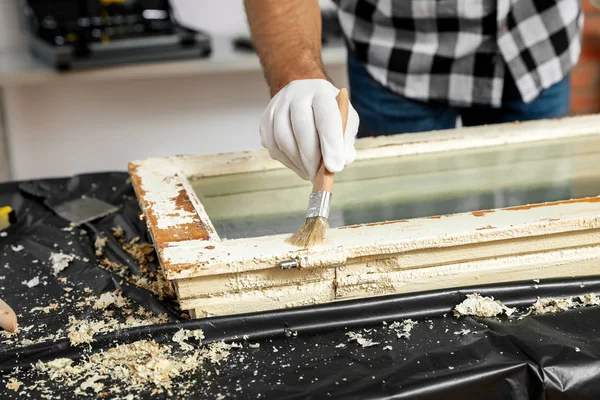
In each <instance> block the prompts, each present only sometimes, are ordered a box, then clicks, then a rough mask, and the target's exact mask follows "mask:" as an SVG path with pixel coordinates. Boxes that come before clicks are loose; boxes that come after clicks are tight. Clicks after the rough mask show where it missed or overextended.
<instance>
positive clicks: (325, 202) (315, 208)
mask: <svg viewBox="0 0 600 400" xmlns="http://www.w3.org/2000/svg"><path fill="white" fill-rule="evenodd" d="M330 206H331V193H329V192H325V191H321V192H313V193H311V194H310V198H309V200H308V211H307V212H306V218H316V217H323V218H329V207H330Z"/></svg>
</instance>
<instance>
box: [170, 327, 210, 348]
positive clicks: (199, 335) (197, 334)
mask: <svg viewBox="0 0 600 400" xmlns="http://www.w3.org/2000/svg"><path fill="white" fill-rule="evenodd" d="M192 338H193V339H196V340H197V341H198V345H199V346H200V345H202V340H203V339H204V331H203V330H202V329H195V330H186V329H180V330H178V331H177V332H176V333H175V335H173V341H174V342H175V343H178V344H179V346H180V347H181V348H182V349H183V350H193V349H194V347H193V346H191V345H190V344H188V343H187V340H188V339H192Z"/></svg>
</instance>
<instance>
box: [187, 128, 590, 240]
mask: <svg viewBox="0 0 600 400" xmlns="http://www.w3.org/2000/svg"><path fill="white" fill-rule="evenodd" d="M599 156H600V137H598V136H587V137H580V138H574V139H561V140H552V141H546V142H537V143H527V144H520V145H510V146H497V147H488V148H482V149H470V150H460V151H448V152H442V153H435V154H422V155H411V156H401V157H390V158H380V159H376V160H364V161H357V162H355V163H354V164H352V165H351V166H350V167H348V168H346V169H345V170H344V171H343V172H341V173H339V174H337V175H336V181H335V185H334V193H333V199H332V210H331V215H330V218H329V223H330V226H331V227H339V226H345V225H354V224H363V223H371V222H380V221H390V220H399V219H409V218H418V217H426V216H435V215H443V214H454V213H459V212H467V211H477V210H483V209H490V208H501V207H508V206H518V205H524V204H531V203H542V202H547V201H558V200H568V199H571V198H580V197H587V196H597V195H600V168H598V166H597V160H599V158H598V157H599ZM192 186H193V187H194V190H195V191H196V193H197V194H198V196H199V197H200V200H201V202H202V204H203V205H204V207H205V208H206V210H207V212H208V215H209V216H210V218H211V220H212V222H213V224H214V225H215V228H216V230H217V232H218V233H219V235H220V236H221V237H222V238H227V239H236V238H244V237H257V236H265V235H273V234H282V233H292V232H294V231H296V230H297V229H298V228H299V227H300V226H301V225H302V223H303V222H304V216H305V213H306V206H307V202H308V196H309V193H310V190H311V185H310V183H308V182H305V181H303V180H302V179H300V178H299V177H297V176H296V175H295V174H294V173H293V172H291V171H289V170H287V169H285V168H283V169H278V170H273V171H264V172H252V173H243V174H232V175H224V176H219V177H209V178H200V179H196V180H193V181H192Z"/></svg>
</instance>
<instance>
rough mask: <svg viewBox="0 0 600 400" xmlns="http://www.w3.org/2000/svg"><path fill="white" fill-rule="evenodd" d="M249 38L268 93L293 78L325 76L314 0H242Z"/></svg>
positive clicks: (319, 21) (316, 6)
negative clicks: (265, 80)
mask: <svg viewBox="0 0 600 400" xmlns="http://www.w3.org/2000/svg"><path fill="white" fill-rule="evenodd" d="M244 3H245V6H246V14H247V15H248V23H249V25H250V30H251V31H252V41H253V43H254V46H255V48H256V51H257V53H258V56H259V57H260V60H261V63H262V65H263V69H264V71H265V77H266V79H267V83H268V85H269V87H270V88H271V94H272V95H275V94H276V93H277V92H278V91H279V90H280V89H281V88H283V87H284V86H285V85H287V84H288V83H289V82H291V81H293V80H296V79H314V78H321V79H327V77H326V74H325V71H324V69H323V65H322V62H321V11H320V8H319V2H318V0H245V1H244Z"/></svg>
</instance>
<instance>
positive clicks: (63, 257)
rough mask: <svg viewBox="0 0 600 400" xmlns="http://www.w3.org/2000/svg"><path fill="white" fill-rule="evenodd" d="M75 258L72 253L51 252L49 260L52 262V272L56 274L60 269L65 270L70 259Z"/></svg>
mask: <svg viewBox="0 0 600 400" xmlns="http://www.w3.org/2000/svg"><path fill="white" fill-rule="evenodd" d="M74 259H75V256H74V255H72V254H63V253H52V254H50V262H51V263H52V273H53V274H54V275H55V276H56V275H58V274H59V273H60V272H61V271H63V270H65V269H66V268H67V267H68V266H69V264H70V263H71V261H73V260H74Z"/></svg>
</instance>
